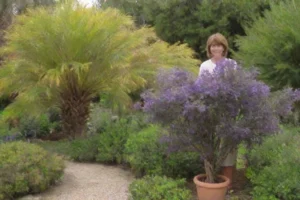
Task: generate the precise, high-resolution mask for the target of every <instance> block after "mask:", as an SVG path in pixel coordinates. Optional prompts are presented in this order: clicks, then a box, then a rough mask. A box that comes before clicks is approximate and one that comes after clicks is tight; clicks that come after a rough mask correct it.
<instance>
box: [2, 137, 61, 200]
mask: <svg viewBox="0 0 300 200" xmlns="http://www.w3.org/2000/svg"><path fill="white" fill-rule="evenodd" d="M63 169H64V162H63V160H62V159H61V158H60V157H58V156H55V155H52V154H50V153H48V152H47V151H45V150H43V149H42V148H41V147H39V146H37V145H35V144H29V143H25V142H11V143H5V144H0V199H3V200H4V199H14V197H15V196H19V195H24V194H27V193H38V192H41V191H44V190H46V189H47V188H48V187H49V186H50V185H51V184H53V183H54V182H55V181H56V180H58V179H59V178H60V177H61V176H62V174H63Z"/></svg>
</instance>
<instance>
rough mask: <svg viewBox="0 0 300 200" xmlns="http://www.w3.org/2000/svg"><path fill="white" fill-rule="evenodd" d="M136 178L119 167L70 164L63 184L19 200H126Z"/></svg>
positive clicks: (60, 183)
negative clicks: (131, 184) (129, 187)
mask: <svg viewBox="0 0 300 200" xmlns="http://www.w3.org/2000/svg"><path fill="white" fill-rule="evenodd" d="M133 180H134V177H133V175H132V174H131V173H130V172H129V171H126V170H123V169H121V168H120V167H116V166H107V165H101V164H89V163H74V162H67V164H66V169H65V173H64V177H63V179H62V181H61V182H59V183H58V184H57V185H55V186H53V187H52V188H50V189H49V190H47V191H45V192H44V193H41V194H38V195H29V196H25V197H23V198H20V199H19V200H126V199H127V197H128V186H129V184H130V183H131V182H132V181H133Z"/></svg>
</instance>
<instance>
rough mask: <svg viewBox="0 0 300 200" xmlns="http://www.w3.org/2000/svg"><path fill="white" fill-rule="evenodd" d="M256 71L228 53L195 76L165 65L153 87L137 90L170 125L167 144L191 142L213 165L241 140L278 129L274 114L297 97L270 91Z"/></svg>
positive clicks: (158, 119)
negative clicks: (242, 65) (169, 68)
mask: <svg viewBox="0 0 300 200" xmlns="http://www.w3.org/2000/svg"><path fill="white" fill-rule="evenodd" d="M257 75H258V72H257V71H255V70H249V71H246V70H243V69H242V68H241V67H240V66H238V65H237V64H236V62H235V61H233V60H230V59H224V60H223V61H221V62H219V63H218V64H217V66H216V68H215V69H214V71H213V72H212V73H209V72H205V71H204V72H203V73H202V74H201V76H199V77H198V79H195V78H194V77H193V76H192V75H191V74H189V73H188V72H185V71H182V70H179V69H172V70H171V71H164V72H161V73H159V76H158V78H157V85H158V88H156V89H155V90H154V91H152V92H149V91H148V92H145V93H144V94H143V95H142V97H143V99H144V101H145V104H144V108H143V109H144V111H145V112H147V113H149V114H150V116H151V120H153V121H154V122H158V123H160V124H162V125H164V126H165V127H167V128H168V129H169V132H170V137H171V138H172V141H173V142H172V144H176V145H179V144H181V146H182V147H184V148H188V149H191V148H194V149H196V150H197V151H199V152H200V153H201V156H202V157H204V159H207V160H209V161H210V162H211V163H213V165H214V166H217V167H218V166H219V165H220V164H221V163H222V161H223V160H224V159H225V157H226V156H227V154H228V152H230V151H231V150H232V149H233V148H235V147H236V145H238V144H239V143H240V142H242V141H245V140H257V139H260V138H262V137H263V136H264V135H268V134H272V133H275V132H277V131H278V130H279V116H286V115H287V114H288V113H289V112H290V111H291V108H292V104H293V102H294V101H296V100H299V99H300V92H299V91H293V90H291V89H286V90H284V91H280V92H277V93H276V94H272V93H271V92H270V89H269V87H268V86H267V85H266V84H264V83H263V82H261V81H258V80H256V76H257ZM175 140H177V141H178V142H174V141H175ZM172 149H174V148H173V147H172ZM176 149H177V148H176Z"/></svg>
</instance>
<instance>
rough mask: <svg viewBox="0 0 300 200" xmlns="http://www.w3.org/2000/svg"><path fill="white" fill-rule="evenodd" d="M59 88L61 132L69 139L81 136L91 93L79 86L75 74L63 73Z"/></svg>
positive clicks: (88, 110)
mask: <svg viewBox="0 0 300 200" xmlns="http://www.w3.org/2000/svg"><path fill="white" fill-rule="evenodd" d="M64 78H65V80H64V81H65V82H64V84H63V87H62V88H61V90H60V110H61V118H62V128H63V133H64V134H65V135H66V136H68V137H69V138H71V139H74V138H77V137H81V136H83V135H84V133H85V130H86V123H87V119H88V117H89V114H90V103H91V100H92V98H91V93H90V92H89V91H87V90H86V89H83V88H81V87H80V84H78V79H77V77H76V74H74V73H72V72H70V73H67V74H66V75H65V77H64Z"/></svg>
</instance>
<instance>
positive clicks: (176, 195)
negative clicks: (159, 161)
mask: <svg viewBox="0 0 300 200" xmlns="http://www.w3.org/2000/svg"><path fill="white" fill-rule="evenodd" d="M129 191H130V198H129V199H130V200H141V199H143V200H188V199H191V198H192V195H191V191H190V190H188V189H186V188H185V180H184V179H179V180H174V179H171V178H167V177H160V176H145V177H144V178H142V179H138V180H135V181H134V182H132V183H131V184H130V186H129Z"/></svg>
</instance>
